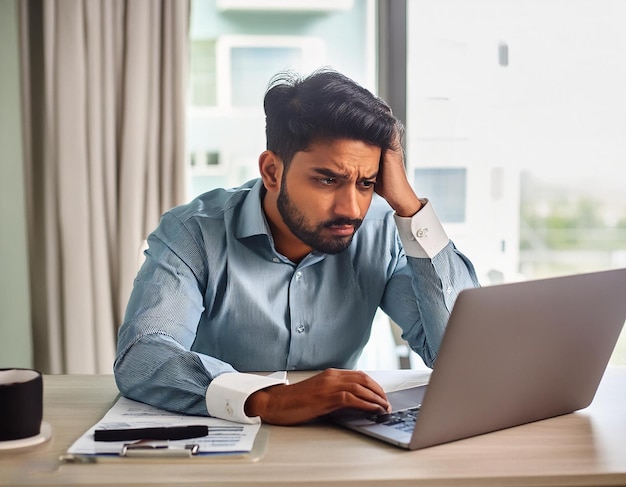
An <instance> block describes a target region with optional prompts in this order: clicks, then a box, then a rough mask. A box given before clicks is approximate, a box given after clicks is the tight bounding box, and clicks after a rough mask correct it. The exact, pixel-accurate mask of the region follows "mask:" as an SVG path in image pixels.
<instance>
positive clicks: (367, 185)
mask: <svg viewBox="0 0 626 487" xmlns="http://www.w3.org/2000/svg"><path fill="white" fill-rule="evenodd" d="M375 184H376V181H371V180H364V181H361V182H360V185H361V187H362V188H363V189H371V188H373V187H374V185H375Z"/></svg>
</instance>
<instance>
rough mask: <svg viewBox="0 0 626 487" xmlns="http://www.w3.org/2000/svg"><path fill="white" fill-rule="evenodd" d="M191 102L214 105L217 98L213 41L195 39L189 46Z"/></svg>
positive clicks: (196, 104) (200, 104)
mask: <svg viewBox="0 0 626 487" xmlns="http://www.w3.org/2000/svg"><path fill="white" fill-rule="evenodd" d="M190 51H191V52H190V58H191V63H190V64H191V65H190V70H189V72H190V77H191V87H190V88H191V103H192V104H193V105H195V106H215V104H216V100H217V86H216V67H215V41H212V40H206V39H202V40H195V41H192V42H191V46H190Z"/></svg>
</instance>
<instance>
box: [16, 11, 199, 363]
mask: <svg viewBox="0 0 626 487" xmlns="http://www.w3.org/2000/svg"><path fill="white" fill-rule="evenodd" d="M20 17H21V20H20V22H21V42H22V46H21V48H22V60H23V62H22V80H23V87H24V90H23V108H24V125H25V127H24V134H25V168H26V180H27V181H26V186H27V188H26V191H27V200H28V201H27V203H28V220H29V221H28V228H29V242H30V248H29V255H30V282H31V298H32V308H33V309H32V316H33V335H34V356H35V366H36V367H37V368H39V369H40V370H42V371H44V372H46V373H111V372H112V363H113V358H114V352H115V342H116V334H117V328H118V327H119V325H120V323H121V320H122V317H123V311H124V308H125V306H126V302H127V300H128V296H129V293H130V290H131V288H132V281H133V278H134V276H135V274H136V271H137V262H138V249H139V248H140V245H141V243H142V241H143V240H144V239H145V238H146V235H147V233H148V232H149V231H150V230H151V229H152V228H153V227H154V226H155V225H156V224H157V222H158V219H159V217H160V215H161V214H162V213H163V211H165V210H166V209H168V208H170V207H172V206H174V205H177V204H180V203H181V202H182V201H183V198H184V167H185V164H184V127H185V123H184V103H185V86H186V76H187V69H186V65H187V45H188V40H187V39H188V36H187V33H188V32H187V31H188V24H189V4H188V1H187V0H182V1H181V0H107V1H101V0H23V1H21V2H20Z"/></svg>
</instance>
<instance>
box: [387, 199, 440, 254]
mask: <svg viewBox="0 0 626 487" xmlns="http://www.w3.org/2000/svg"><path fill="white" fill-rule="evenodd" d="M422 203H423V204H424V205H423V206H422V208H421V209H420V210H419V211H418V212H417V213H416V214H415V215H413V216H412V217H402V216H398V215H395V214H394V218H395V220H396V225H397V226H398V232H399V234H400V240H401V241H402V245H403V246H404V251H405V252H406V255H408V256H409V257H420V258H429V259H432V258H433V257H434V256H435V255H437V254H438V253H439V252H441V250H443V248H444V247H445V246H446V245H448V242H449V241H450V238H449V237H448V234H447V233H446V231H445V230H444V229H443V226H442V225H441V222H440V221H439V218H437V215H436V214H435V210H434V209H433V207H432V205H431V204H430V202H429V201H428V200H422Z"/></svg>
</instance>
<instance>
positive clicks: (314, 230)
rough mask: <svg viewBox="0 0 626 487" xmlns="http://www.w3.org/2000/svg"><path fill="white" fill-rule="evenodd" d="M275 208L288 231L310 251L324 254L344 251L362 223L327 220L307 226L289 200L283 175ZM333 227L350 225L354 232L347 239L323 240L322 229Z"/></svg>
mask: <svg viewBox="0 0 626 487" xmlns="http://www.w3.org/2000/svg"><path fill="white" fill-rule="evenodd" d="M277 207H278V212H279V213H280V216H281V217H282V219H283V221H284V222H285V225H287V228H289V231H290V232H291V233H293V234H294V235H295V236H296V237H298V238H299V239H300V240H301V241H302V242H304V243H305V244H306V245H308V246H309V247H311V248H312V249H314V250H316V251H318V252H322V253H324V254H338V253H340V252H343V251H344V250H346V249H347V248H348V247H349V246H350V243H351V242H352V238H353V237H354V234H355V233H356V231H357V230H358V228H359V227H360V226H361V223H363V220H362V219H360V218H356V219H350V218H336V219H334V220H327V221H325V222H322V223H320V224H318V225H312V226H309V225H307V223H306V218H305V216H304V215H303V214H302V213H301V212H300V210H299V209H298V208H297V207H296V206H295V205H294V204H293V203H292V202H291V199H290V198H289V194H288V193H287V185H286V184H285V178H284V175H283V181H282V184H281V187H280V192H279V194H278V200H277ZM335 225H352V226H353V227H354V232H352V235H350V236H347V237H337V238H331V239H324V238H323V237H322V235H321V231H322V229H324V228H329V227H332V226H335Z"/></svg>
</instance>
